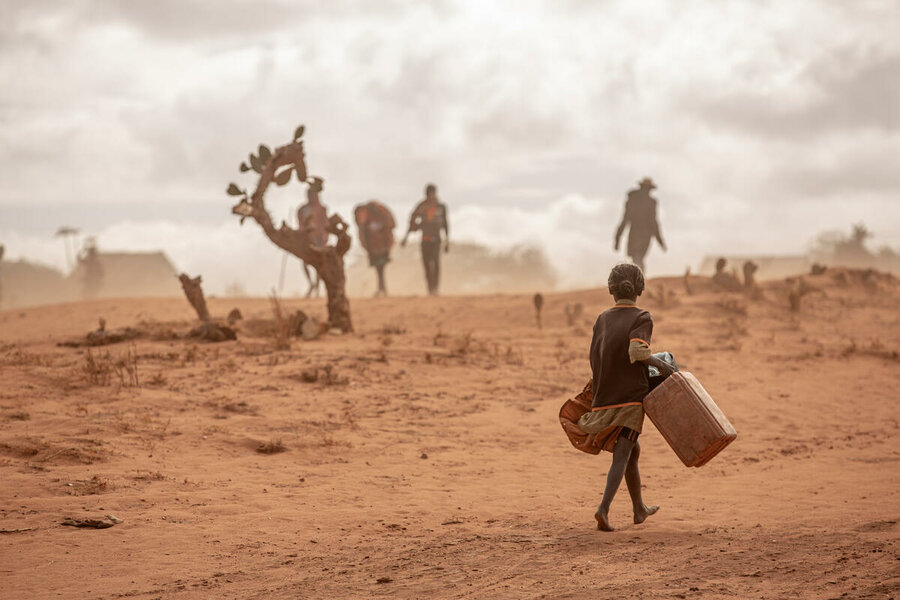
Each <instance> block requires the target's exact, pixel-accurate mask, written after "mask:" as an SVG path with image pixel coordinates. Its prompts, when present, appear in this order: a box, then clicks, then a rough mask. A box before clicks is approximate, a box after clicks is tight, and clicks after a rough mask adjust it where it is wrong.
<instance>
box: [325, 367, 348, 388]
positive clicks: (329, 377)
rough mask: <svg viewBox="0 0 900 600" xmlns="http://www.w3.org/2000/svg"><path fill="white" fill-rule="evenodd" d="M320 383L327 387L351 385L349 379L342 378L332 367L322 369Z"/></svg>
mask: <svg viewBox="0 0 900 600" xmlns="http://www.w3.org/2000/svg"><path fill="white" fill-rule="evenodd" d="M319 381H321V382H322V383H324V384H325V385H347V384H348V383H349V379H347V378H346V377H340V376H339V375H338V374H337V371H336V370H335V368H334V367H333V366H331V365H325V366H324V367H322V374H321V376H320V377H319Z"/></svg>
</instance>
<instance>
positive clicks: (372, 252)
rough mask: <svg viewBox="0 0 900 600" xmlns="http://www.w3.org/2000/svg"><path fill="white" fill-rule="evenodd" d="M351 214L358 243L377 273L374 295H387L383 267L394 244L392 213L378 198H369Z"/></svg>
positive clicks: (388, 259) (389, 259)
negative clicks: (356, 229)
mask: <svg viewBox="0 0 900 600" xmlns="http://www.w3.org/2000/svg"><path fill="white" fill-rule="evenodd" d="M353 216H354V217H355V218H356V226H357V227H358V228H359V243H360V244H362V247H363V248H364V249H365V251H366V253H367V254H368V255H369V265H370V266H373V267H375V272H376V273H377V274H378V290H377V291H376V292H375V295H376V296H387V286H386V285H385V283H384V268H385V267H386V266H387V264H388V263H389V262H390V261H391V248H393V246H394V227H395V226H396V223H395V222H394V215H392V214H391V211H390V209H389V208H388V207H387V206H385V205H384V204H382V203H381V202H379V201H378V200H369V201H368V202H367V203H365V204H360V205H359V206H357V207H356V208H355V209H354V210H353Z"/></svg>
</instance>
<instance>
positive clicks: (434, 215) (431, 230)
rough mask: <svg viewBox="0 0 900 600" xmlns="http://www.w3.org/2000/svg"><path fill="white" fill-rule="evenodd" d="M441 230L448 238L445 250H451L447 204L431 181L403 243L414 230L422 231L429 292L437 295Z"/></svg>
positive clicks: (423, 255) (402, 243) (413, 215)
mask: <svg viewBox="0 0 900 600" xmlns="http://www.w3.org/2000/svg"><path fill="white" fill-rule="evenodd" d="M441 230H443V231H444V235H445V236H446V238H447V240H446V243H445V244H444V252H449V251H450V227H449V225H448V223H447V206H446V205H444V204H443V203H442V202H439V201H438V197H437V186H436V185H434V184H433V183H429V184H428V185H427V186H425V199H424V200H422V201H421V202H419V204H418V205H417V206H416V208H415V210H413V212H412V215H410V217H409V229H407V230H406V235H405V236H404V237H403V242H401V245H402V246H405V245H406V240H407V239H408V238H409V234H410V233H412V232H413V231H421V232H422V263H423V264H424V266H425V280H426V281H427V282H428V294H429V295H431V296H436V295H437V293H438V287H439V284H440V279H441Z"/></svg>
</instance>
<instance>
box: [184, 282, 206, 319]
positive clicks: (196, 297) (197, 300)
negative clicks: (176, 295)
mask: <svg viewBox="0 0 900 600" xmlns="http://www.w3.org/2000/svg"><path fill="white" fill-rule="evenodd" d="M178 281H180V282H181V289H183V290H184V295H185V296H186V297H187V299H188V302H190V303H191V306H193V307H194V310H195V311H196V312H197V317H198V318H199V319H200V320H201V321H209V319H210V316H209V310H207V308H206V298H204V297H203V288H202V287H201V286H200V284H201V283H202V282H203V281H202V279H201V278H200V276H199V275H198V276H197V277H194V278H191V277H188V276H187V275H186V274H184V273H182V274H181V275H179V276H178Z"/></svg>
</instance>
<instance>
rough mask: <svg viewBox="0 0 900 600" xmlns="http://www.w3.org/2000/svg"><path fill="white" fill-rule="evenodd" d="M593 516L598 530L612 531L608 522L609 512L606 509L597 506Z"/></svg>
mask: <svg viewBox="0 0 900 600" xmlns="http://www.w3.org/2000/svg"><path fill="white" fill-rule="evenodd" d="M594 518H595V519H597V529H599V530H600V531H614V530H613V528H612V526H610V524H609V514H608V512H607V511H605V510H603V509H602V508H598V509H597V512H595V513H594ZM635 518H637V517H635Z"/></svg>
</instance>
